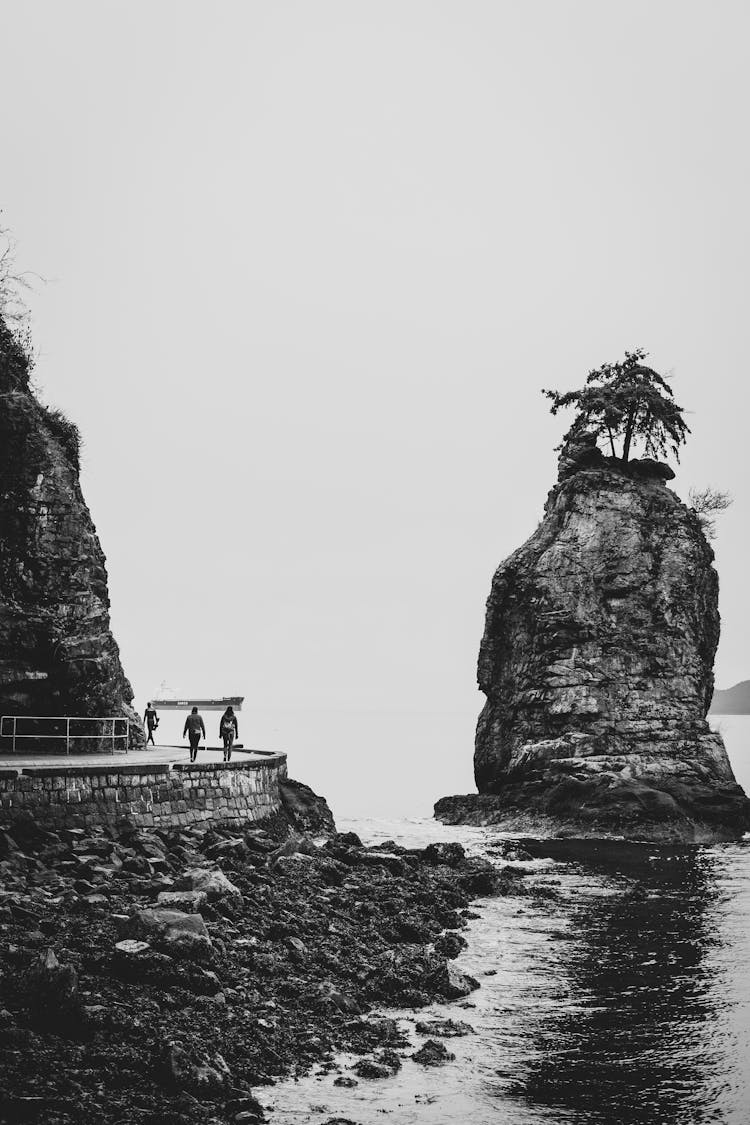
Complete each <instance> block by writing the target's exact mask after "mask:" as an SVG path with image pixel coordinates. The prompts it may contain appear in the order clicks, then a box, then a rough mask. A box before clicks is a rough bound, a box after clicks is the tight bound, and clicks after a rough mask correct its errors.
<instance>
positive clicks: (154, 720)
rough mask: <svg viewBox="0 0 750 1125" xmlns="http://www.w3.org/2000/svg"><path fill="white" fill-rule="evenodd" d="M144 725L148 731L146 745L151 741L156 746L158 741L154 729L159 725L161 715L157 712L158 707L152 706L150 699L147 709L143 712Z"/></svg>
mask: <svg viewBox="0 0 750 1125" xmlns="http://www.w3.org/2000/svg"><path fill="white" fill-rule="evenodd" d="M143 725H144V727H145V728H146V730H147V731H148V738H147V739H146V745H147V746H148V744H149V742H150V743H151V745H152V746H156V743H155V742H154V731H155V730H156V728H157V727H158V725H159V716H158V715H157V714H156V708H155V707H152V706H151V700H150V699H149V701H148V703H147V704H146V710H145V711H144V712H143Z"/></svg>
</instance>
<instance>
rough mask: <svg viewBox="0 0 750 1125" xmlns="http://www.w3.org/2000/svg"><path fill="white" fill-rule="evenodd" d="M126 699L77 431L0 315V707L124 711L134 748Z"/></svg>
mask: <svg viewBox="0 0 750 1125" xmlns="http://www.w3.org/2000/svg"><path fill="white" fill-rule="evenodd" d="M132 698H133V691H132V688H131V686H130V684H129V682H128V680H127V679H126V677H125V674H124V673H123V670H122V666H121V664H120V656H119V650H118V647H117V644H116V643H115V640H114V638H113V636H112V634H111V632H110V628H109V596H108V592H107V572H106V569H105V560H104V554H103V552H102V549H101V546H100V544H99V540H98V538H97V535H96V529H95V528H94V525H93V523H92V520H91V516H90V515H89V511H88V508H87V507H86V503H85V501H84V499H83V496H82V494H81V488H80V484H79V464H78V432H77V430H76V428H75V426H73V425H72V424H71V423H70V422H68V421H67V419H65V418H64V417H63V416H62V415H61V414H60V413H59V412H57V411H51V410H48V409H46V408H45V407H43V406H42V405H41V404H40V403H39V402H38V401H37V399H36V398H35V396H34V394H33V393H32V391H31V390H30V387H29V374H28V362H27V360H26V357H25V355H24V352H23V350H22V349H21V348H20V347H19V346H18V344H17V343H16V341H15V339H14V337H13V336H12V334H11V333H10V332H9V330H8V328H7V326H6V325H5V324H4V323H3V321H2V319H0V714H2V715H13V714H18V715H24V714H25V715H88V716H105V715H106V716H112V715H116V716H124V717H126V718H129V719H130V720H131V746H138V745H140V744H142V741H143V733H142V729H141V724H140V723H139V722H138V718H137V716H136V714H135V712H134V711H133V709H132V707H131V706H130V704H131V700H132ZM2 742H3V746H4V747H5V745H6V743H7V739H3V740H2ZM35 745H36V744H35ZM91 745H92V746H93V745H94V744H93V743H92V744H91Z"/></svg>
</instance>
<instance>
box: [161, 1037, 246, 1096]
mask: <svg viewBox="0 0 750 1125" xmlns="http://www.w3.org/2000/svg"><path fill="white" fill-rule="evenodd" d="M162 1074H163V1077H164V1080H165V1083H166V1084H167V1085H168V1086H172V1087H173V1088H175V1089H177V1090H186V1091H187V1092H188V1093H190V1094H193V1095H194V1096H195V1097H197V1098H200V1099H206V1100H208V1101H211V1100H216V1099H218V1098H222V1097H226V1095H227V1093H228V1092H230V1091H231V1088H232V1078H231V1073H230V1071H229V1067H228V1066H227V1064H226V1062H225V1061H224V1059H223V1058H222V1056H221V1055H220V1054H218V1053H217V1054H214V1055H208V1054H203V1053H200V1052H196V1051H189V1050H186V1049H185V1048H184V1047H182V1046H181V1045H180V1044H179V1043H167V1044H166V1045H165V1048H164V1057H163V1065H162Z"/></svg>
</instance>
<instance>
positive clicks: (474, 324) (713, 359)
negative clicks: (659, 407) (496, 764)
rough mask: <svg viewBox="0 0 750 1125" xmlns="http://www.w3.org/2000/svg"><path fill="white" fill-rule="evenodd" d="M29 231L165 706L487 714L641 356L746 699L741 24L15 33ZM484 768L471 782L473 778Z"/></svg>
mask: <svg viewBox="0 0 750 1125" xmlns="http://www.w3.org/2000/svg"><path fill="white" fill-rule="evenodd" d="M0 15H1V21H2V23H1V28H0V30H1V33H2V39H3V44H4V49H3V63H2V67H1V68H0V114H1V115H2V150H1V152H0V160H1V161H2V177H1V180H0V204H1V205H2V208H3V216H2V218H3V221H4V223H5V224H6V225H7V226H9V227H10V228H11V229H12V230H13V232H14V233H15V236H16V238H17V241H18V261H19V266H20V267H21V268H23V269H29V270H34V271H37V272H38V273H40V274H42V275H44V277H45V278H47V279H48V282H47V283H46V284H45V285H40V286H37V288H36V290H35V291H34V292H33V293H32V294H31V296H30V304H31V308H32V312H33V331H34V338H35V342H36V346H37V348H38V351H39V360H38V366H37V378H38V380H39V382H40V384H41V386H42V388H43V394H44V396H45V398H46V400H47V401H49V402H50V403H52V404H53V405H56V406H60V407H62V408H64V410H65V411H66V412H67V413H68V414H69V415H70V417H71V418H73V419H74V420H75V421H76V422H77V423H78V424H79V426H80V428H81V430H82V433H83V439H84V457H83V464H84V470H83V487H84V492H85V495H86V498H87V500H88V503H89V506H90V508H91V511H92V514H93V517H94V520H95V522H96V524H97V527H98V530H99V533H100V537H101V540H102V543H103V546H104V549H105V552H106V555H107V559H108V566H109V574H110V593H111V598H112V621H113V627H114V631H115V634H116V636H117V639H118V641H119V643H120V647H121V650H122V655H123V661H124V664H125V668H126V671H127V673H128V675H129V676H130V678H131V680H132V682H133V685H134V688H135V691H136V696H137V700H138V701H139V702H141V703H143V701H145V699H146V698H147V697H148V696H149V695H150V694H151V693H152V692H153V691H154V690H155V689H156V687H157V686H158V685H159V683H160V682H161V681H162V680H166V681H167V682H168V683H170V684H171V685H173V686H174V687H175V688H177V689H178V690H179V691H211V692H220V693H225V694H228V693H232V692H240V693H244V694H245V695H246V696H247V697H248V700H249V701H252V702H253V703H254V704H255V705H258V706H268V707H272V706H279V707H288V706H299V707H306V706H319V707H329V706H338V707H352V708H356V707H369V708H373V709H376V710H378V709H390V708H407V709H414V710H424V711H433V712H437V711H456V712H458V711H460V712H466V713H475V712H478V710H479V707H480V704H481V699H480V697H479V696H478V695H477V694H476V685H475V667H476V655H477V649H478V646H479V640H480V637H481V633H482V628H483V614H484V602H485V599H486V597H487V594H488V592H489V588H490V581H491V577H492V573H493V571H494V569H495V567H496V566H497V564H498V563H499V562H500V561H501V560H502V559H503V558H504V557H505V556H506V555H507V554H509V553H510V552H511V551H512V550H513V549H515V548H516V547H517V546H519V545H520V544H521V542H522V541H523V540H524V539H525V538H526V537H527V536H528V535H529V534H530V533H531V532H532V531H533V529H534V528H535V526H536V524H537V522H538V520H539V518H540V516H541V513H542V506H543V503H544V499H545V496H546V493H547V491H548V489H549V488H550V487H551V486H552V484H553V483H554V479H555V472H556V454H555V453H554V451H553V447H554V446H555V444H556V443H557V442H558V440H559V437H560V434H561V432H562V430H563V429H564V428H565V427H566V425H567V422H566V421H565V420H563V419H560V418H558V419H553V418H551V417H550V416H549V414H548V412H547V406H546V403H545V400H543V398H542V397H541V395H540V393H539V392H540V388H541V387H542V386H553V387H559V388H570V387H573V386H577V385H580V383H581V382H582V381H583V379H584V378H585V375H586V373H587V372H588V370H589V369H590V368H591V367H594V366H598V365H599V364H600V363H602V362H604V361H606V360H616V359H618V358H620V357H621V356H622V354H623V351H624V350H625V349H626V348H630V349H632V348H635V347H638V346H641V347H644V348H646V349H647V350H648V351H649V352H650V355H651V362H652V364H653V365H654V366H655V367H656V368H657V369H659V370H661V371H665V372H671V373H672V374H673V376H674V383H673V386H674V390H675V395H676V398H677V401H678V402H680V403H681V404H682V405H684V406H685V407H686V408H687V409H688V411H689V412H690V413H689V424H690V426H691V427H692V430H693V434H692V437H691V439H690V442H689V445H688V447H687V449H686V450H685V452H684V454H683V461H682V466H681V468H680V469H679V473H678V478H677V481H676V483H675V487H676V489H677V491H678V492H679V493H680V494H681V495H683V496H687V492H688V489H689V487H690V486H697V487H702V486H705V485H709V484H710V485H713V486H714V487H718V488H723V489H728V490H729V491H730V492H731V493H732V494H733V496H734V505H733V507H732V508H731V509H730V510H729V511H728V512H727V513H726V514H725V515H723V516H722V517H720V522H719V534H718V539H717V543H716V550H717V565H718V568H719V572H720V576H721V611H722V617H723V634H722V641H721V648H720V651H719V657H718V661H717V681H718V683H719V685H720V686H723V687H728V686H730V685H731V684H732V683H734V682H735V681H737V680H740V679H744V678H748V677H750V653H748V651H747V644H746V634H747V630H748V597H749V595H748V587H749V584H748V580H747V547H748V535H747V526H748V492H747V487H748V486H747V471H746V470H747V447H748V438H747V432H748V404H749V394H748V377H747V363H748V355H749V354H750V347H749V345H748V338H747V336H748V315H747V314H748V309H747V306H748V261H750V254H749V247H748V233H749V227H750V206H749V204H748V200H750V183H749V182H748V181H749V171H750V162H749V158H748V93H749V88H750V65H749V61H750V60H748V51H749V44H750V35H749V34H748V32H749V27H748V25H749V23H750V19H749V18H748V9H747V5H746V4H742V3H732V2H723V3H716V2H715V0H713V2H710V3H709V2H706V3H691V2H686V0H679V2H674V3H672V2H667V0H661V2H659V0H657V2H655V0H648V2H647V3H639V2H633V0H628V3H625V2H624V0H620V2H618V3H612V2H603V0H594V2H590V3H589V2H569V3H566V2H561V0H555V2H551V0H550V2H536V3H535V2H528V0H524V2H520V0H519V2H518V3H510V2H505V3H503V2H501V0H493V2H487V3H481V2H476V0H452V2H445V3H444V2H439V0H426V2H419V0H393V2H391V0H372V2H370V0H367V2H357V0H341V2H329V0H304V2H301V3H293V2H285V0H269V2H257V0H243V2H223V3H215V2H212V3H209V2H207V0H206V2H200V3H196V2H190V0H178V2H167V0H160V2H151V0H149V2H148V3H147V2H144V0H127V3H119V2H117V3H115V2H107V0H92V2H79V0H65V2H64V3H60V2H59V0H54V2H41V0H31V2H29V0H23V2H8V0H0ZM470 754H471V747H470V746H468V747H467V755H468V756H469V757H470Z"/></svg>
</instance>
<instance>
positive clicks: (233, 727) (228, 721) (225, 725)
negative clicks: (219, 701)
mask: <svg viewBox="0 0 750 1125" xmlns="http://www.w3.org/2000/svg"><path fill="white" fill-rule="evenodd" d="M239 733H240V728H239V727H238V726H237V716H236V715H235V713H234V708H233V707H227V709H226V711H225V712H224V714H223V715H222V716H221V719H220V721H219V734H220V735H221V737H222V738H223V739H224V761H225V762H228V761H229V760H230V759H231V757H232V746H233V744H234V740H235V738H237V736H238V735H239Z"/></svg>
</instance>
